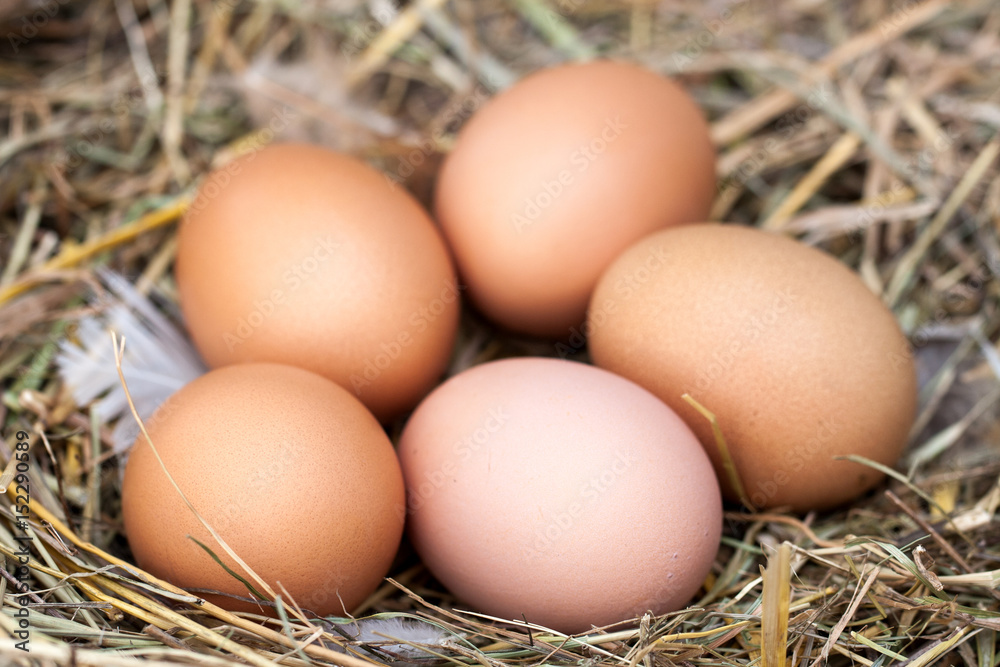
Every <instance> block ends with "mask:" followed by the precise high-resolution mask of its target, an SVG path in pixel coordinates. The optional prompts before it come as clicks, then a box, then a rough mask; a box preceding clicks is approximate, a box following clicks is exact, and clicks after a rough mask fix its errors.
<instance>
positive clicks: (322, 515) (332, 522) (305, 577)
mask: <svg viewBox="0 0 1000 667" xmlns="http://www.w3.org/2000/svg"><path fill="white" fill-rule="evenodd" d="M147 428H148V430H149V434H150V436H151V438H152V441H153V444H154V445H155V446H156V449H157V451H158V452H159V454H160V457H162V459H163V464H164V466H165V467H166V469H167V470H168V471H169V472H170V474H171V475H172V476H173V479H174V481H175V482H176V483H177V486H178V487H180V489H181V491H183V492H184V494H185V495H186V496H187V498H188V500H190V501H191V503H192V505H193V506H194V507H195V509H197V510H198V512H199V513H201V515H202V516H203V517H204V518H205V520H206V521H207V522H208V523H209V525H211V526H212V527H213V528H214V529H215V530H216V531H218V534H219V535H220V536H221V537H222V539H223V540H225V541H226V543H228V544H229V546H230V547H232V548H233V550H234V551H235V552H236V554H237V555H239V556H240V557H241V558H242V559H243V560H244V561H246V563H247V564H248V565H249V566H250V567H251V568H252V569H254V570H255V571H256V572H257V574H259V575H260V576H261V577H262V578H263V579H264V580H265V581H266V582H268V584H270V585H271V586H272V588H274V589H275V590H276V591H278V592H279V593H280V589H279V588H278V582H280V583H281V585H282V586H284V587H285V589H287V590H288V592H289V593H290V594H291V596H292V597H293V598H294V599H295V602H296V603H298V604H299V605H300V606H301V607H303V608H305V609H309V610H312V611H314V612H316V613H318V614H320V615H329V614H336V615H338V616H344V615H345V614H346V613H347V612H351V611H353V610H354V608H355V607H357V605H358V604H359V603H360V602H361V601H362V600H364V598H365V597H366V596H368V595H369V594H370V593H372V592H373V591H374V590H375V588H376V587H377V586H378V585H379V583H380V582H381V579H382V577H384V576H385V574H386V573H387V571H388V569H389V566H390V565H391V562H392V559H393V557H394V555H395V553H396V550H397V548H398V546H399V541H400V539H401V537H402V532H403V519H404V515H405V511H404V503H405V496H404V492H403V479H402V475H401V473H400V469H399V463H398V461H397V459H396V455H395V452H394V451H393V448H392V445H391V443H390V442H389V439H388V438H387V437H386V435H385V432H384V431H383V430H382V428H381V427H380V426H379V423H378V421H377V420H376V419H375V418H374V417H373V416H372V415H371V413H369V412H368V411H367V410H366V409H365V408H364V406H363V405H362V404H361V403H360V402H359V401H358V400H357V399H355V398H354V397H353V396H351V395H350V394H349V393H348V392H347V391H346V390H345V389H343V388H341V387H339V386H337V385H335V384H334V383H332V382H330V381H329V380H327V379H325V378H322V377H320V376H318V375H316V374H314V373H310V372H308V371H305V370H302V369H299V368H293V367H290V366H282V365H278V364H240V365H234V366H227V367H225V368H220V369H217V370H213V371H210V372H209V373H208V374H206V375H203V376H202V377H200V378H198V379H196V380H194V381H193V382H191V383H190V384H188V385H186V386H184V387H183V388H182V389H181V390H180V391H178V392H177V393H175V394H174V395H173V396H172V397H171V398H170V399H168V401H167V402H166V403H165V404H164V405H163V406H161V407H160V409H159V410H158V411H157V412H156V413H155V414H154V415H153V417H152V418H151V419H150V420H149V421H148V423H147ZM122 509H123V513H124V521H125V532H126V535H127V537H128V541H129V545H130V546H131V548H132V553H133V554H134V556H135V559H136V561H137V563H138V565H139V566H140V567H142V568H143V569H145V570H147V571H149V572H150V573H151V574H153V575H155V576H157V577H160V578H163V579H166V580H167V581H170V582H172V583H174V584H175V585H177V586H181V587H184V588H204V589H212V590H216V591H222V592H224V593H230V594H235V595H242V596H244V597H248V596H249V593H248V591H247V589H246V588H245V587H244V586H243V585H242V584H241V583H240V582H239V581H237V580H236V579H234V578H233V577H232V576H230V575H229V574H227V573H226V572H225V570H223V568H222V567H220V566H219V565H217V564H216V563H215V562H214V561H213V560H212V559H211V558H210V557H209V556H208V554H206V553H205V552H204V551H203V550H202V549H201V548H200V547H198V545H197V544H195V542H194V541H192V540H191V539H189V538H188V537H187V535H191V536H193V537H195V538H197V539H198V540H199V541H200V542H202V543H203V544H205V545H206V546H208V547H209V548H210V549H212V551H213V552H214V553H215V554H216V555H218V556H219V557H220V558H222V560H223V561H224V562H225V563H226V564H227V565H228V566H229V567H230V568H231V569H233V570H234V571H236V572H238V573H240V574H241V575H242V576H244V577H245V578H247V579H249V575H247V574H246V573H245V572H244V571H243V570H242V569H241V568H240V567H239V566H238V565H236V563H235V562H234V561H233V560H232V559H231V558H230V557H229V556H227V555H226V554H225V552H224V551H223V549H222V547H221V546H220V545H219V544H218V543H217V542H216V541H215V540H214V539H213V538H212V536H211V535H210V533H209V532H208V531H207V530H206V529H205V528H204V527H203V526H202V524H201V523H200V522H199V521H198V519H197V518H196V517H195V515H194V514H193V513H192V512H191V511H190V510H189V509H188V507H187V506H186V505H185V504H184V501H183V500H182V498H181V496H180V494H178V492H177V491H176V490H175V488H174V487H173V485H172V484H171V483H170V481H169V480H168V478H167V475H166V473H164V472H163V469H162V468H161V466H160V464H159V463H158V462H157V460H156V456H155V455H154V453H153V450H152V448H151V447H150V446H149V444H148V443H147V442H146V441H145V439H144V438H143V437H142V436H140V437H139V439H138V440H137V441H136V444H135V446H134V448H133V449H132V452H131V455H130V456H129V460H128V464H127V466H126V468H125V481H124V486H123V488H122ZM210 599H212V600H213V601H214V602H217V603H218V604H220V605H222V606H224V607H226V608H229V609H234V610H245V611H258V612H259V611H260V608H259V607H258V606H257V605H255V604H250V603H240V602H237V601H234V600H232V599H231V598H225V597H221V596H210ZM286 599H287V598H286Z"/></svg>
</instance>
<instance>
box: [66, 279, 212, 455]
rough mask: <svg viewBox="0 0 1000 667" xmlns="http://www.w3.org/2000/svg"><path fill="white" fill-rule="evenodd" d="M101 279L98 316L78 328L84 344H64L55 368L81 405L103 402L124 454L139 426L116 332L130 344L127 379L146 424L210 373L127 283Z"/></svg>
mask: <svg viewBox="0 0 1000 667" xmlns="http://www.w3.org/2000/svg"><path fill="white" fill-rule="evenodd" d="M97 275H98V278H99V279H100V281H101V283H102V284H103V285H104V286H105V287H106V288H107V290H108V292H107V293H106V294H105V295H103V296H101V297H99V298H97V297H95V298H94V299H93V300H92V301H93V305H94V306H95V310H96V312H95V313H94V314H93V315H86V316H84V317H82V318H81V319H80V320H79V321H78V322H77V327H76V333H75V338H76V340H77V341H78V343H79V344H76V343H74V342H71V341H69V340H64V341H62V343H61V344H60V351H59V354H58V356H57V357H56V364H57V366H58V367H59V373H60V375H61V376H62V379H63V381H64V382H65V383H66V385H67V386H68V387H69V388H70V391H71V392H72V394H73V399H74V400H75V401H76V403H77V405H80V406H86V405H88V404H89V403H90V402H91V401H93V400H94V399H97V398H100V400H98V401H97V402H96V403H95V404H94V407H95V409H96V410H97V414H98V416H99V417H100V418H101V421H103V422H112V421H115V420H117V421H118V423H117V424H116V425H115V428H114V430H113V441H114V442H113V444H114V449H115V451H116V452H118V453H122V452H124V451H125V450H127V449H128V448H129V447H130V446H131V445H132V443H133V442H134V441H135V438H136V436H137V435H138V433H139V426H138V424H136V423H135V419H134V418H133V417H132V415H131V414H130V411H129V409H128V401H127V399H126V397H125V390H124V389H123V388H122V386H121V382H120V380H119V378H118V370H117V368H116V367H115V355H114V348H113V346H112V343H111V331H115V332H117V333H118V334H119V336H123V337H124V338H125V355H124V357H123V358H122V373H123V374H124V376H125V381H126V382H127V383H128V389H129V393H130V394H131V395H132V401H133V402H134V403H135V407H136V411H137V412H138V413H139V416H140V417H141V418H142V419H143V420H145V419H148V418H149V417H150V416H151V415H152V414H153V412H155V411H156V408H158V407H159V406H160V405H161V404H162V403H163V402H164V401H165V400H167V398H168V397H169V396H170V395H171V394H173V393H174V392H175V391H177V390H178V389H180V388H181V387H183V386H184V385H185V384H187V383H188V382H190V381H191V380H193V379H195V378H196V377H198V376H199V375H201V374H203V373H204V372H205V371H206V370H207V369H206V368H205V365H204V364H203V363H202V362H201V360H200V359H199V357H198V354H197V352H195V350H194V348H193V347H192V346H191V343H190V342H188V340H187V338H186V337H185V336H184V334H183V333H181V332H180V331H179V330H178V329H177V328H176V327H174V326H173V325H172V324H171V323H170V321H169V320H168V319H167V318H166V317H164V315H163V314H162V313H160V311H159V310H157V308H156V306H155V305H153V303H152V302H151V301H149V299H147V298H146V297H145V296H144V295H143V294H141V293H139V292H137V291H136V290H135V288H134V287H132V285H131V284H130V283H129V282H128V281H127V280H126V279H125V278H123V277H121V276H119V275H117V274H115V273H113V272H111V271H108V270H104V269H99V270H98V273H97Z"/></svg>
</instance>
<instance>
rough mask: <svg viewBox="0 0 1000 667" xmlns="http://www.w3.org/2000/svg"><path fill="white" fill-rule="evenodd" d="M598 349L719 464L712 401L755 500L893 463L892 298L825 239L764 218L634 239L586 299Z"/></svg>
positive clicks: (898, 367) (904, 358)
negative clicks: (763, 223)
mask: <svg viewBox="0 0 1000 667" xmlns="http://www.w3.org/2000/svg"><path fill="white" fill-rule="evenodd" d="M588 334H589V345H590V352H591V355H592V357H593V359H594V362H595V363H596V364H597V365H599V366H601V367H602V368H606V369H608V370H611V371H614V372H615V373H619V374H621V375H623V376H625V377H627V378H629V379H631V380H634V381H635V382H637V383H639V384H641V385H642V386H644V387H646V388H647V389H649V390H650V391H652V392H653V393H654V394H656V395H657V396H659V397H660V398H661V399H663V400H664V401H666V402H667V403H668V404H669V405H670V406H671V407H673V408H674V410H676V411H677V413H678V414H680V415H681V417H683V418H684V420H685V421H686V422H687V424H688V425H689V426H691V427H692V428H693V429H694V431H695V433H697V434H698V437H699V439H700V440H701V442H702V444H703V445H704V446H705V448H706V450H707V451H708V453H709V455H710V456H711V457H712V460H713V462H714V464H715V467H716V470H717V472H718V473H719V474H720V477H722V481H723V489H724V491H725V493H726V495H727V496H728V497H729V498H735V494H734V490H733V489H732V488H730V486H729V484H728V480H727V478H726V477H725V476H723V469H722V464H721V457H720V456H719V454H718V450H717V447H716V445H715V439H714V438H713V436H712V430H711V427H710V425H709V423H708V422H707V421H706V420H705V419H704V418H703V417H702V416H701V415H699V414H698V413H697V412H696V411H695V410H694V409H693V408H692V407H691V406H689V405H688V404H687V403H685V402H684V401H683V400H682V399H681V396H682V395H683V394H684V393H689V394H691V396H693V397H694V398H695V399H697V400H698V401H699V402H700V403H701V404H702V405H704V406H705V407H706V408H708V409H709V410H710V411H712V412H714V413H715V415H716V417H717V418H718V421H719V425H720V426H721V428H722V432H723V434H724V435H725V437H726V440H727V441H728V446H729V449H730V451H731V453H732V457H733V459H734V461H735V464H736V467H737V469H738V471H739V474H740V477H741V479H742V483H743V485H744V487H745V489H746V493H747V495H748V496H749V500H750V501H751V503H752V504H753V505H754V506H756V507H778V506H789V507H791V508H793V509H794V510H797V511H805V510H811V509H824V508H830V507H833V506H835V505H839V504H841V503H843V502H845V501H847V500H850V499H852V498H854V497H856V496H857V495H859V494H861V493H863V492H864V491H865V490H867V489H870V488H872V487H873V486H874V485H876V484H878V482H879V481H880V480H881V479H882V474H881V473H878V472H877V471H876V470H874V469H872V468H870V467H867V466H864V465H861V464H859V463H853V462H848V461H837V460H834V459H835V458H836V457H840V456H847V455H849V454H858V455H861V456H864V457H867V458H869V459H872V460H874V461H877V462H879V463H882V464H885V465H888V466H892V465H893V464H895V462H896V460H897V459H898V458H899V456H900V453H901V452H902V450H903V447H904V446H905V444H906V440H907V434H908V432H909V429H910V427H911V426H912V424H913V419H914V415H915V412H916V402H917V401H916V397H917V384H916V372H915V369H914V364H913V360H912V358H911V356H910V353H909V346H908V345H907V342H906V339H905V338H904V337H903V334H902V333H901V332H900V330H899V327H898V325H897V324H896V321H895V319H894V318H893V315H892V313H891V312H890V311H889V310H888V309H886V308H885V306H883V305H882V303H881V302H880V301H879V299H878V298H877V297H875V296H874V295H873V294H872V293H871V291H869V290H868V288H867V287H865V285H864V284H863V283H862V282H861V281H860V280H859V279H858V278H857V276H856V275H855V274H854V273H853V272H851V271H850V270H849V269H848V268H847V267H845V266H844V265H843V264H841V263H840V262H839V261H837V260H836V259H834V258H833V257H830V256H829V255H827V254H825V253H823V252H821V251H819V250H816V249H814V248H811V247H809V246H806V245H803V244H801V243H797V242H795V241H793V240H791V239H788V238H784V237H782V236H778V235H775V234H771V233H768V232H764V231H760V230H756V229H751V228H746V227H738V226H734V225H725V226H723V225H690V226H685V227H682V228H675V229H670V230H665V231H661V232H658V233H656V234H653V235H651V236H649V237H647V238H645V239H643V240H642V241H640V242H639V243H636V244H635V245H634V246H632V247H631V248H629V249H628V250H627V251H626V252H625V253H624V254H622V256H621V257H619V258H618V259H617V260H616V261H615V263H614V264H613V265H612V266H611V267H610V268H609V269H608V271H607V272H606V273H605V274H604V276H603V277H602V278H601V282H600V283H599V284H598V286H597V289H596V290H595V292H594V297H593V300H592V302H591V305H590V313H589V319H588Z"/></svg>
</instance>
